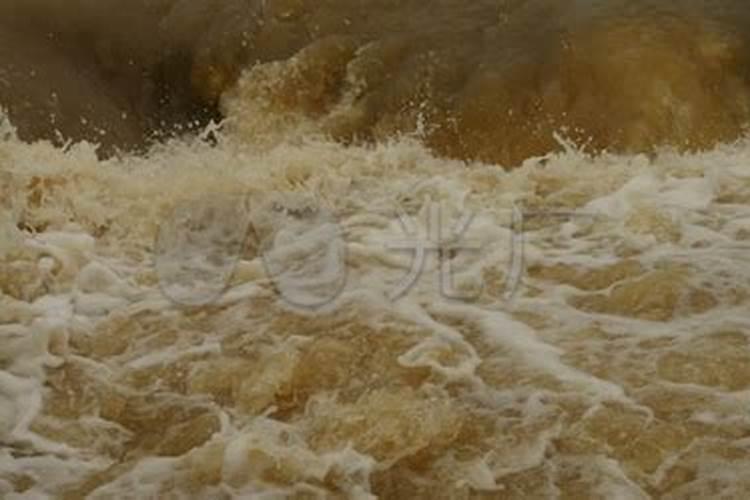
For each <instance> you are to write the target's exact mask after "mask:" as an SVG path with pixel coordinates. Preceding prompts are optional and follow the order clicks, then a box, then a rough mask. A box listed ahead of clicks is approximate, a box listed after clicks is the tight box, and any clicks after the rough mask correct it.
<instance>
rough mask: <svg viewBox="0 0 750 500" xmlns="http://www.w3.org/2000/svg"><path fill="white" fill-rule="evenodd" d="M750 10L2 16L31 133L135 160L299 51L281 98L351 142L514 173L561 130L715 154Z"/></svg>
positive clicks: (352, 1)
mask: <svg viewBox="0 0 750 500" xmlns="http://www.w3.org/2000/svg"><path fill="white" fill-rule="evenodd" d="M747 12H748V10H747V8H746V5H745V4H744V3H743V2H740V1H723V2H714V1H708V0H682V1H676V2H675V1H656V0H637V1H621V0H609V1H603V0H599V1H595V0H588V1H582V0H577V1H575V0H562V1H550V0H506V1H502V0H477V1H472V2H465V1H460V0H436V1H431V2H427V1H424V0H404V1H400V0H399V1H396V0H368V1H362V0H328V1H317V0H316V1H312V0H309V1H308V0H268V1H251V0H245V1H241V0H208V1H201V2H193V1H187V0H183V1H177V0H160V1H152V2H145V1H143V0H137V1H132V2H125V1H120V0H104V1H84V0H73V1H52V0H32V1H23V2H21V1H16V0H13V1H11V2H10V3H8V2H5V4H4V5H3V6H2V7H0V14H2V20H0V40H1V41H2V43H0V76H1V78H0V104H2V105H3V106H5V107H6V108H8V110H9V114H10V116H11V118H12V120H13V121H14V123H15V124H16V126H17V127H18V129H19V134H20V136H21V137H22V138H25V139H36V138H58V137H59V136H60V135H61V136H62V137H65V138H72V139H88V140H97V141H100V142H102V143H103V144H105V145H107V146H120V147H134V146H137V145H142V144H144V142H145V141H146V140H147V138H149V137H150V136H153V135H154V134H157V136H158V134H160V133H161V134H163V133H164V132H168V131H170V130H173V129H175V128H177V129H180V128H185V127H187V128H190V127H192V126H196V125H200V124H203V123H205V122H206V120H207V119H209V118H216V117H217V113H218V111H217V106H216V104H217V100H218V98H219V96H220V95H221V94H222V93H223V92H224V91H225V90H227V89H228V88H230V87H231V86H232V85H233V84H234V82H235V81H236V80H237V78H238V76H239V74H240V73H241V71H243V70H244V69H247V68H249V67H251V66H252V65H254V64H255V63H258V62H269V61H283V60H286V59H289V58H291V57H293V56H295V55H296V57H297V59H299V60H300V61H301V62H300V64H301V67H302V70H300V69H299V68H298V69H297V70H295V71H290V72H289V74H285V75H281V76H280V77H279V78H280V81H276V82H275V83H274V84H273V89H271V90H270V91H268V92H266V93H265V98H266V99H268V100H269V102H270V103H271V106H278V107H279V108H280V111H281V110H289V109H294V110H295V111H299V112H302V113H304V114H306V115H308V116H310V117H312V118H314V119H319V120H322V122H323V123H324V124H325V127H324V128H325V131H326V132H327V133H328V134H330V135H332V136H334V137H336V138H339V139H341V140H344V141H351V140H373V139H381V138H386V137H392V136H393V135H395V134H399V133H408V132H411V131H413V130H414V129H415V128H416V127H417V125H418V124H422V125H423V131H424V135H425V138H426V141H427V143H428V144H429V145H430V146H432V147H433V148H434V149H435V150H436V151H437V152H439V153H441V154H445V155H449V156H452V157H458V158H464V159H481V160H486V161H493V162H501V163H504V164H514V163H517V162H519V161H520V160H523V159H524V158H527V157H529V156H532V155H539V154H544V153H546V152H548V151H550V150H555V149H558V148H559V141H558V140H557V139H556V138H555V134H556V133H559V134H560V135H561V136H563V137H566V138H568V139H572V140H574V141H575V142H576V143H577V144H579V145H587V147H588V148H590V149H593V150H602V149H610V150H615V151H627V152H640V151H650V150H652V148H653V147H654V146H659V145H673V146H677V147H680V148H686V149H701V148H706V147H710V146H712V145H714V144H716V143H717V142H719V141H731V140H733V139H736V138H737V137H738V136H739V135H740V134H741V132H742V129H743V126H744V125H745V124H746V122H747V119H748V116H750V63H749V62H748V58H749V57H750V50H749V49H750V45H749V43H750V42H749V41H748V39H749V37H750V14H748V13H747ZM267 83H268V82H259V85H267ZM342 106H346V107H348V108H350V109H349V112H348V113H343V114H342V113H338V114H337V116H336V118H335V119H327V118H330V116H329V115H330V114H331V113H332V110H333V109H334V108H335V109H338V110H340V109H341V107H342Z"/></svg>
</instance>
